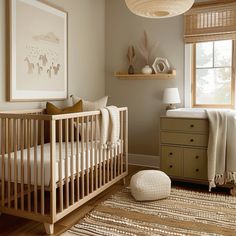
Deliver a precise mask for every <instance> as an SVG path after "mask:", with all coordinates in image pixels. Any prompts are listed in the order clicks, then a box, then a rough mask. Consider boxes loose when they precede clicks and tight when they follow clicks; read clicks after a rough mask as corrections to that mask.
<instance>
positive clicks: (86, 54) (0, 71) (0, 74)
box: [0, 0, 105, 110]
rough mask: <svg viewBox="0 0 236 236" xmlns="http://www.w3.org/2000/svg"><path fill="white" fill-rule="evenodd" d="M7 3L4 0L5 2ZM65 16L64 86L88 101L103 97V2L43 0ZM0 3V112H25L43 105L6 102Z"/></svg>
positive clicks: (1, 4)
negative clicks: (65, 60) (66, 80)
mask: <svg viewBox="0 0 236 236" xmlns="http://www.w3.org/2000/svg"><path fill="white" fill-rule="evenodd" d="M7 1H8V0H7ZM43 2H45V3H49V4H52V5H54V6H56V7H58V8H61V9H63V10H65V11H67V12H68V13H69V14H68V30H69V34H68V45H69V46H68V76H69V77H68V87H69V89H68V90H69V94H72V93H75V94H78V95H80V96H82V97H86V98H88V99H96V98H98V97H101V96H103V95H104V94H105V72H104V65H105V0H96V1H95V0H43ZM5 13H6V12H5V0H0V110H6V109H21V108H23V109H26V108H37V107H41V106H45V103H44V102H43V103H40V102H29V103H9V102H6V98H5V97H6V79H7V78H6V69H5V67H6V63H8V62H7V61H6V59H5V57H6V49H5V47H6V42H5V36H6V34H5V31H6V21H5V19H6V15H5Z"/></svg>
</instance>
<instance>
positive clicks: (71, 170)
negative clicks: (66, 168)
mask: <svg viewBox="0 0 236 236" xmlns="http://www.w3.org/2000/svg"><path fill="white" fill-rule="evenodd" d="M70 143H71V158H70V175H71V180H70V190H71V191H70V199H71V204H74V119H73V118H72V119H70Z"/></svg>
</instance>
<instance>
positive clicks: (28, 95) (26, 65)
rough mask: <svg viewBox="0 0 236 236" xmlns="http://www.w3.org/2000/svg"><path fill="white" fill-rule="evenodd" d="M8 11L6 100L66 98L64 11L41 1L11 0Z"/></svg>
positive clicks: (65, 18) (65, 28) (66, 41)
mask: <svg viewBox="0 0 236 236" xmlns="http://www.w3.org/2000/svg"><path fill="white" fill-rule="evenodd" d="M9 15H10V17H9V24H10V30H9V31H10V32H9V40H10V45H9V49H10V56H9V59H10V68H9V71H10V72H9V77H10V78H9V81H8V83H7V84H8V100H9V101H46V100H64V99H66V98H67V97H68V78H67V77H68V72H67V67H68V65H67V63H68V61H67V53H68V52H67V51H68V50H67V43H68V40H67V37H68V33H67V13H66V12H65V11H62V10H59V9H56V8H54V7H52V6H49V5H47V4H44V3H42V2H40V1H32V0H10V1H9ZM49 22H50V23H49Z"/></svg>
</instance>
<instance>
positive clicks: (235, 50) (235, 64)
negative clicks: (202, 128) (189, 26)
mask: <svg viewBox="0 0 236 236" xmlns="http://www.w3.org/2000/svg"><path fill="white" fill-rule="evenodd" d="M213 53H214V52H213ZM213 68H215V67H213ZM231 68H232V71H231V103H230V104H197V103H196V70H197V67H196V43H194V44H192V76H191V77H192V79H191V100H192V101H191V106H192V107H193V108H231V109H234V107H235V76H236V73H235V69H236V40H232V66H231Z"/></svg>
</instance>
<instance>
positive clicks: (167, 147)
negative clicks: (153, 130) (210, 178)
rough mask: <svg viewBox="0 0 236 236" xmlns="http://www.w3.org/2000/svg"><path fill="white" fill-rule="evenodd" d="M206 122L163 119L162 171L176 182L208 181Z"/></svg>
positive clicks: (161, 134) (203, 120)
mask: <svg viewBox="0 0 236 236" xmlns="http://www.w3.org/2000/svg"><path fill="white" fill-rule="evenodd" d="M208 126H209V124H208V120H207V119H197V118H177V117H161V118H160V129H161V131H160V143H161V153H160V155H161V169H162V170H163V171H164V172H165V173H166V174H168V175H169V176H170V177H172V178H173V179H176V180H186V181H194V182H206V181H207V144H208V129H209V127H208Z"/></svg>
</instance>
